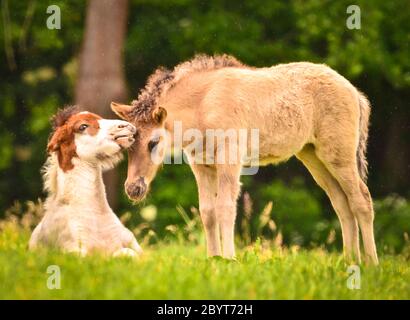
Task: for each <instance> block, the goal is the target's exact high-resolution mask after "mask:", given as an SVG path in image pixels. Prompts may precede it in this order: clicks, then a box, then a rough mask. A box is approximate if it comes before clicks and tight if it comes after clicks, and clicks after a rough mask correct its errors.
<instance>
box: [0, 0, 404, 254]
mask: <svg viewBox="0 0 410 320" xmlns="http://www.w3.org/2000/svg"><path fill="white" fill-rule="evenodd" d="M108 2H110V1H109V0H92V1H89V2H87V1H83V0H70V1H68V0H67V1H61V0H53V1H46V0H28V1H10V0H1V32H0V46H1V47H0V57H1V62H0V75H1V80H0V106H1V107H0V176H1V178H0V179H1V180H0V218H1V217H3V216H4V215H5V212H6V210H7V209H9V208H10V207H13V208H12V211H13V212H17V214H19V213H22V212H24V211H25V210H26V209H25V204H24V203H25V201H26V200H30V199H31V200H35V199H37V198H43V197H44V194H43V193H42V191H41V190H42V180H41V175H40V168H41V166H42V164H43V163H44V161H45V159H46V153H45V146H46V143H47V138H48V135H49V133H50V124H49V118H50V116H51V115H52V114H53V113H54V112H55V111H56V109H57V108H58V107H61V106H64V105H66V104H72V103H74V102H76V100H78V99H79V98H78V94H77V98H76V94H75V92H76V90H81V89H79V88H78V87H77V89H76V86H78V81H77V80H78V77H79V74H81V72H82V68H85V66H87V65H88V62H90V63H92V62H93V63H94V62H95V61H91V60H89V61H87V60H86V58H84V59H83V61H82V62H81V63H80V60H81V59H80V53H81V52H82V48H83V50H84V48H85V47H86V45H85V44H87V43H91V44H93V43H94V42H93V39H92V37H93V36H95V35H96V34H97V37H102V39H103V41H102V44H103V46H105V47H106V48H109V47H110V45H112V43H113V42H114V40H118V39H110V38H109V37H108V36H106V39H104V38H103V37H104V36H105V33H104V32H103V31H101V32H98V28H99V25H100V26H103V27H104V28H110V27H111V26H112V27H113V28H119V29H118V30H120V31H119V32H120V33H121V26H123V27H124V28H125V30H124V35H125V38H124V41H123V44H122V46H121V47H120V48H118V50H119V52H122V53H123V60H121V59H119V60H118V61H117V62H118V63H120V64H121V68H122V70H123V71H124V73H123V77H124V78H125V86H126V88H125V89H126V90H125V91H124V92H125V93H124V94H122V97H123V100H125V101H124V102H127V101H129V100H131V99H132V98H135V97H136V96H137V94H138V90H139V89H140V88H142V87H143V85H144V83H145V80H146V78H147V77H148V76H149V75H150V74H151V73H152V72H153V71H154V70H155V68H157V67H158V66H159V65H163V66H167V67H173V66H174V65H175V64H177V63H179V62H181V61H183V60H186V59H189V58H191V57H192V56H193V55H194V54H195V53H208V54H214V53H228V54H232V55H234V56H236V57H237V58H238V59H239V60H241V61H243V62H245V63H246V64H249V65H253V66H270V65H273V64H277V63H283V62H291V61H302V60H305V61H312V62H318V63H326V64H328V65H329V66H331V67H332V68H334V69H335V70H337V71H338V72H339V73H341V74H342V75H344V76H345V77H346V78H347V79H349V80H350V81H351V82H352V83H353V84H354V85H356V86H357V87H358V88H359V89H360V90H361V91H363V92H364V93H366V94H367V95H368V97H369V99H370V101H371V103H372V117H371V130H370V138H369V147H368V158H369V164H370V168H369V171H370V174H369V187H370V190H371V192H372V195H373V197H374V199H375V209H376V224H375V228H376V239H377V242H378V244H379V249H380V250H386V251H389V252H398V251H402V250H403V248H405V247H408V244H409V241H408V232H409V230H410V203H409V196H410V189H409V187H410V183H409V179H410V161H409V158H410V154H409V153H410V121H409V120H410V108H409V107H410V106H409V101H410V47H409V43H410V23H409V22H410V2H409V1H399V0H396V1H394V0H392V1H385V0H373V1H370V0H369V1H355V4H356V5H359V6H360V9H361V29H359V30H349V29H348V28H347V27H346V19H347V18H348V17H349V14H347V13H346V8H347V7H348V6H349V5H350V4H351V2H350V1H343V0H340V1H330V0H329V1H326V0H324V1H319V0H303V1H302V0H299V1H298V0H292V1H256V0H255V1H243V2H239V1H234V0H223V1H216V0H207V1H193V0H167V1H159V0H130V1H126V0H118V1H112V3H111V5H114V6H122V9H123V11H122V12H123V13H124V12H125V14H122V15H120V16H114V17H113V18H112V19H111V18H105V17H106V16H105V17H103V18H102V19H100V21H97V22H96V24H93V23H90V24H87V28H88V30H87V31H88V32H89V38H86V37H85V34H86V18H87V15H89V14H90V12H91V10H90V6H91V5H93V6H94V9H93V13H94V16H98V14H99V12H100V11H99V6H104V5H107V3H108ZM49 5H58V6H59V7H60V9H61V29H59V30H49V29H48V28H47V27H46V20H47V18H48V17H49V16H50V15H49V14H47V12H46V10H47V7H48V6H49ZM106 8H107V7H106ZM106 8H105V9H106ZM87 9H88V11H87ZM102 9H104V8H102ZM117 9H118V8H117ZM114 11H115V10H112V12H113V13H114ZM101 12H102V13H103V14H105V15H109V14H110V13H111V12H110V10H108V13H107V10H106V11H105V12H104V10H102V11H101ZM93 21H94V22H95V21H96V20H93ZM93 29H94V31H95V30H97V32H94V33H92V31H93ZM116 42H118V41H116ZM100 45H101V44H100ZM102 51H104V50H102ZM101 54H102V55H103V54H104V52H101ZM110 62H111V61H110V60H108V61H106V62H105V65H108V66H109V64H110ZM120 76H122V74H121V73H120ZM100 79H101V80H100V81H104V82H105V83H108V84H109V82H110V79H111V78H110V77H109V76H106V75H105V77H104V75H103V76H101V78H100ZM97 96H98V92H97V95H96V96H95V97H96V99H97ZM90 99H93V96H91V98H90ZM107 99H108V98H107ZM80 100H81V99H80ZM112 100H115V99H114V98H113V99H112ZM85 107H87V106H85ZM93 108H94V109H93V110H95V109H96V108H97V109H98V108H99V111H100V113H102V114H104V115H107V114H109V113H108V112H109V111H108V110H109V101H108V100H107V101H105V103H99V104H98V106H97V107H93ZM125 167H126V163H125V162H124V163H123V164H122V165H121V168H120V169H119V172H120V173H119V179H118V180H119V181H117V182H115V179H114V180H113V181H111V182H110V183H111V184H112V186H114V189H115V190H116V192H115V193H114V194H112V195H111V197H112V202H113V203H114V204H115V207H116V212H117V213H118V214H119V215H122V214H123V213H126V212H129V214H128V215H127V216H128V217H129V221H128V224H130V225H131V226H142V227H141V229H144V224H148V225H149V228H148V227H147V228H146V229H147V230H148V229H149V230H150V232H151V233H150V234H151V235H153V236H152V240H150V241H155V240H156V239H165V238H167V237H170V238H172V237H173V236H174V237H175V232H174V233H173V230H175V228H178V227H182V226H185V227H186V226H188V227H189V221H190V219H197V214H198V213H197V211H196V210H195V209H193V207H197V191H196V184H195V181H194V177H193V175H192V173H191V172H190V169H189V167H188V166H187V165H165V166H164V168H163V169H162V170H161V171H160V172H159V174H158V176H157V178H156V180H155V182H154V183H153V185H152V190H151V193H150V195H149V197H148V198H147V199H146V200H145V202H144V203H142V204H141V205H138V206H132V205H131V203H130V202H129V201H128V199H127V198H126V197H125V195H124V192H123V188H122V182H123V181H124V180H125V176H126V171H125ZM116 200H117V201H116ZM270 201H272V204H270ZM238 211H239V216H238V222H237V229H238V232H237V234H238V241H242V242H243V243H245V244H247V243H251V242H252V241H255V239H257V238H258V237H263V238H275V239H276V240H277V241H281V242H283V243H284V244H287V245H300V246H306V247H309V246H316V245H326V246H328V247H330V248H332V247H335V248H337V247H339V248H340V246H341V235H340V227H339V224H338V222H337V219H336V215H335V214H334V212H333V210H332V208H331V206H330V204H329V201H328V199H327V198H326V195H325V194H324V192H323V191H322V190H321V189H320V188H319V187H317V186H316V185H315V183H314V182H313V179H312V178H311V177H310V176H309V174H308V173H307V170H306V169H305V168H304V167H303V166H302V165H301V164H300V163H298V161H297V160H294V159H293V160H291V161H289V162H288V163H286V164H282V165H280V166H278V167H273V166H269V167H265V168H261V169H260V170H259V173H258V174H257V175H256V176H251V177H244V179H243V192H242V195H241V198H240V200H239V210H238ZM147 213H148V214H147ZM155 214H156V215H157V216H156V217H155ZM147 232H148V231H147Z"/></svg>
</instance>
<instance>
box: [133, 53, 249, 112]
mask: <svg viewBox="0 0 410 320" xmlns="http://www.w3.org/2000/svg"><path fill="white" fill-rule="evenodd" d="M230 67H235V68H245V67H246V65H245V64H243V63H242V62H240V61H239V60H237V59H236V58H235V57H233V56H230V55H227V54H223V55H214V56H208V55H205V54H198V55H196V56H195V57H194V58H192V59H191V60H188V61H185V62H182V63H180V64H179V65H177V66H176V67H175V68H174V69H173V70H170V69H167V68H164V67H160V68H158V69H157V70H155V72H154V73H153V74H152V75H151V76H149V78H148V81H147V84H146V85H145V87H144V89H142V90H141V91H140V93H139V95H138V98H137V99H136V100H134V101H132V106H133V107H134V109H133V110H132V112H131V116H132V117H134V118H138V119H142V120H149V119H150V117H151V112H152V110H153V109H154V108H155V106H156V104H157V101H158V99H159V97H160V96H161V95H162V94H163V93H164V92H166V91H167V90H169V89H170V88H172V87H173V86H174V85H175V84H176V83H177V82H178V81H179V80H180V79H181V78H183V77H185V76H186V75H188V74H191V73H194V72H201V71H206V70H216V69H222V68H230Z"/></svg>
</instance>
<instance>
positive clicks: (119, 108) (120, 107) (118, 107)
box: [111, 102, 134, 120]
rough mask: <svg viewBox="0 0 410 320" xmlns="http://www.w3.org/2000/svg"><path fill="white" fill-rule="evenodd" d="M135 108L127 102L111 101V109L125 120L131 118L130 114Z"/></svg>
mask: <svg viewBox="0 0 410 320" xmlns="http://www.w3.org/2000/svg"><path fill="white" fill-rule="evenodd" d="M133 109H134V107H133V106H129V105H126V104H121V103H116V102H111V110H112V111H114V112H115V113H116V114H117V116H119V117H120V118H122V119H124V120H130V119H129V118H130V117H129V114H130V113H131V111H132V110H133Z"/></svg>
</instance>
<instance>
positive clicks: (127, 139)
mask: <svg viewBox="0 0 410 320" xmlns="http://www.w3.org/2000/svg"><path fill="white" fill-rule="evenodd" d="M87 130H89V132H87ZM87 130H85V131H84V132H80V133H76V134H75V143H76V147H77V155H78V156H79V158H80V159H88V160H91V159H95V158H97V159H101V158H109V157H111V156H115V155H117V154H118V153H119V152H120V151H121V150H122V149H124V148H128V147H130V146H131V145H132V144H133V143H134V134H135V131H136V130H135V127H134V126H133V125H131V124H130V123H128V122H126V121H122V120H107V119H99V120H98V131H97V130H94V129H92V128H89V129H87Z"/></svg>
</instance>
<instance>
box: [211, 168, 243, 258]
mask: <svg viewBox="0 0 410 320" xmlns="http://www.w3.org/2000/svg"><path fill="white" fill-rule="evenodd" d="M240 172H241V167H240V166H237V165H229V166H228V165H224V166H218V168H217V177H218V193H217V197H216V206H215V209H216V216H217V221H218V223H219V225H220V228H221V236H222V252H223V257H224V258H228V259H232V258H234V257H235V244H234V232H235V219H236V201H237V199H238V196H239V192H240V182H239V178H240Z"/></svg>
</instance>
